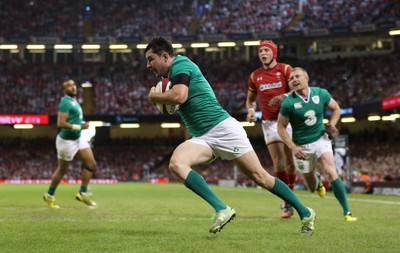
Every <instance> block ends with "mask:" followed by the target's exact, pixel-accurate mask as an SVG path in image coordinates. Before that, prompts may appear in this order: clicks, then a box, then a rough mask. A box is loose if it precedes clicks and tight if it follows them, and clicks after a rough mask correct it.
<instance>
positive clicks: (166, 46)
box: [144, 37, 174, 57]
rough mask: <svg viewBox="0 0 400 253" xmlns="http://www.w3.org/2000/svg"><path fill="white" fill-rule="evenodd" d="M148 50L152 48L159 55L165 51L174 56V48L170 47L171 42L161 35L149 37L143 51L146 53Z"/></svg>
mask: <svg viewBox="0 0 400 253" xmlns="http://www.w3.org/2000/svg"><path fill="white" fill-rule="evenodd" d="M149 50H152V51H153V53H155V54H157V55H161V54H162V52H166V53H167V54H168V55H169V56H171V57H172V56H174V48H173V47H172V44H171V42H169V41H168V40H167V39H165V38H163V37H157V38H153V39H151V41H150V42H149V44H148V45H147V47H146V49H145V50H144V52H145V53H147V51H149Z"/></svg>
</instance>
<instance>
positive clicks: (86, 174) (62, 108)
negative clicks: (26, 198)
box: [43, 80, 96, 209]
mask: <svg viewBox="0 0 400 253" xmlns="http://www.w3.org/2000/svg"><path fill="white" fill-rule="evenodd" d="M63 92H64V97H63V98H62V99H61V101H60V103H59V105H58V112H57V127H59V128H61V131H60V132H59V134H58V135H57V138H56V149H57V157H58V166H57V169H56V170H55V171H54V173H53V176H52V178H51V184H50V187H49V190H48V191H47V193H45V194H44V196H43V198H44V201H45V202H46V203H47V204H48V205H49V207H50V208H55V209H57V208H60V206H58V205H56V203H55V201H56V200H55V198H54V193H55V191H56V188H57V186H58V185H59V183H60V181H61V179H62V178H63V176H64V175H65V173H66V171H67V169H68V167H69V165H70V163H71V161H72V160H73V159H74V157H75V155H77V156H78V157H79V158H80V159H81V160H82V162H83V164H84V166H85V168H84V170H83V172H82V185H81V187H80V190H79V192H78V193H77V194H76V196H75V198H76V199H77V200H78V201H80V202H83V203H85V204H86V205H88V206H89V207H95V206H96V203H95V202H94V201H92V200H90V199H89V197H88V195H87V188H88V184H89V181H90V179H91V178H92V176H93V173H94V172H95V170H96V161H95V159H94V156H93V152H92V149H91V147H90V144H89V142H88V141H87V140H85V139H84V137H83V136H81V130H83V129H88V128H89V123H88V122H85V123H84V122H83V115H82V108H81V106H80V105H79V103H78V101H76V95H77V89H76V84H75V82H74V81H73V80H67V81H65V82H64V83H63Z"/></svg>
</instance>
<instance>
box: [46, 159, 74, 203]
mask: <svg viewBox="0 0 400 253" xmlns="http://www.w3.org/2000/svg"><path fill="white" fill-rule="evenodd" d="M69 164H70V162H69V161H64V160H62V159H58V165H57V169H56V170H55V171H54V172H53V175H52V177H51V183H50V186H49V189H48V190H47V192H46V193H45V194H44V196H43V199H44V201H45V202H46V203H47V204H48V205H49V207H50V208H54V209H58V208H60V206H59V205H57V204H56V198H55V197H54V195H55V192H56V189H57V186H58V185H59V184H60V182H61V179H62V178H63V176H64V175H65V173H66V172H67V169H68V167H69Z"/></svg>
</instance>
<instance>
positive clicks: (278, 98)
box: [268, 94, 287, 107]
mask: <svg viewBox="0 0 400 253" xmlns="http://www.w3.org/2000/svg"><path fill="white" fill-rule="evenodd" d="M286 96H287V95H285V94H282V95H278V96H275V97H273V98H272V99H271V100H270V101H269V103H268V106H269V107H274V106H279V105H281V104H282V102H283V100H285V98H286Z"/></svg>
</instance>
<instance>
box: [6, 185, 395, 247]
mask: <svg viewBox="0 0 400 253" xmlns="http://www.w3.org/2000/svg"><path fill="white" fill-rule="evenodd" d="M47 188H48V185H43V184H42V185H5V184H3V185H0V252H2V253H6V252H13V253H15V252H23V253H25V252H35V253H36V252H41V253H44V252H144V253H148V252H179V253H181V252H183V253H187V252H201V253H204V252H213V253H218V252H230V253H231V252H245V253H247V252H257V253H258V252H335V253H338V252H357V253H359V252H385V253H389V252H399V251H400V240H399V237H400V197H396V196H375V195H362V194H349V195H348V199H349V204H350V207H351V209H352V211H353V214H354V215H355V216H357V217H358V218H359V220H358V221H357V222H353V223H349V222H347V223H346V222H345V221H344V220H343V215H342V211H341V208H340V206H339V204H338V202H337V201H336V200H335V199H334V197H333V194H332V193H331V192H329V193H328V194H327V196H326V198H324V199H321V198H319V197H318V196H317V194H312V193H308V192H305V191H297V194H298V196H299V197H300V199H301V200H302V201H303V202H304V203H305V204H306V205H307V206H310V207H312V208H314V210H315V211H316V213H317V219H316V222H315V233H314V235H313V236H311V237H302V236H300V235H299V230H300V220H299V218H298V216H297V214H295V216H293V217H292V218H291V219H287V220H283V219H281V218H279V215H280V210H279V204H280V199H278V198H277V197H275V196H274V195H272V194H271V193H269V192H268V191H264V190H262V189H256V188H232V187H216V186H213V187H212V188H213V189H214V190H215V192H216V193H217V194H218V196H219V197H220V198H221V199H222V200H223V201H224V202H225V203H227V204H228V205H230V206H232V207H234V208H235V210H236V212H237V218H236V219H235V220H234V221H232V222H231V223H230V224H228V225H227V226H226V227H225V228H224V229H223V230H222V232H221V233H217V234H216V235H214V234H211V233H209V232H208V228H209V226H210V225H211V223H212V221H211V220H210V218H211V216H212V214H213V209H212V208H211V207H210V206H208V204H207V203H205V202H204V201H203V200H202V199H200V198H199V197H198V196H196V195H195V194H193V193H192V192H191V191H190V190H188V189H187V188H186V187H184V186H183V185H182V184H158V185H157V184H146V183H118V184H113V185H90V191H91V192H92V193H93V195H92V198H93V200H95V201H96V202H97V203H98V208H96V209H89V208H87V207H86V206H85V205H84V204H82V203H79V202H78V201H76V200H75V194H76V192H77V190H78V189H79V185H64V184H62V185H60V186H59V188H58V189H57V192H56V199H57V203H58V204H59V205H60V206H61V208H60V209H58V210H53V209H49V208H48V207H47V205H46V204H45V202H44V201H43V199H42V196H43V194H44V193H45V192H46V190H47Z"/></svg>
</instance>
